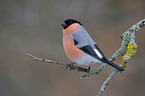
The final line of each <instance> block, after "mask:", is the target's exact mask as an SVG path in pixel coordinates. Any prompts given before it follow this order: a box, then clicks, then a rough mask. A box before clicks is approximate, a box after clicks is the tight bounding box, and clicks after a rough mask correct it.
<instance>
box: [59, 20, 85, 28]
mask: <svg viewBox="0 0 145 96" xmlns="http://www.w3.org/2000/svg"><path fill="white" fill-rule="evenodd" d="M73 23H78V24H80V25H82V24H81V23H80V22H79V21H77V20H74V19H67V20H65V21H64V22H62V23H61V26H62V27H63V29H66V28H67V27H69V26H70V25H72V24H73Z"/></svg>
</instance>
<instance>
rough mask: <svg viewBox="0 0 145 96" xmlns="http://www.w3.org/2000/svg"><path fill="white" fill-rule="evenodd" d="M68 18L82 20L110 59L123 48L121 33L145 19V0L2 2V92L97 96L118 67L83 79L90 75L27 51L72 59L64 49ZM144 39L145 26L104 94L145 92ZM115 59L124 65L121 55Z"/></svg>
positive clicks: (126, 95) (122, 95)
mask: <svg viewBox="0 0 145 96" xmlns="http://www.w3.org/2000/svg"><path fill="white" fill-rule="evenodd" d="M68 18H74V19H77V20H79V21H80V22H81V23H82V24H83V25H84V27H85V28H86V29H87V31H88V32H89V34H90V35H91V37H92V38H93V39H94V41H95V42H97V44H98V46H99V47H100V48H101V49H102V50H103V52H104V54H105V55H106V57H108V58H110V57H111V55H112V54H113V53H114V52H115V51H116V50H117V49H118V48H119V47H120V44H121V42H122V41H121V39H120V36H121V34H122V33H123V32H124V31H126V30H127V29H128V28H130V27H131V26H132V25H133V24H135V23H137V22H138V21H140V20H141V19H143V18H145V0H0V96H96V95H97V92H98V91H99V89H100V87H101V85H102V83H103V82H104V80H106V78H107V77H108V75H109V74H110V73H111V72H112V71H113V69H114V68H112V67H108V68H107V69H105V70H104V71H103V72H102V73H100V74H99V75H97V76H90V77H89V78H86V79H84V80H80V76H82V75H83V74H84V73H80V72H77V71H69V70H67V69H65V68H64V66H59V65H54V64H48V63H45V62H37V61H33V60H32V59H31V58H30V57H27V56H25V55H24V53H26V52H28V53H31V54H33V55H35V56H38V57H41V58H48V59H52V60H56V61H58V62H63V63H70V62H71V61H70V60H69V59H68V58H67V57H66V55H65V53H64V50H63V46H62V28H61V26H60V24H61V22H62V21H64V20H65V19H68ZM144 41H145V28H144V27H143V28H142V29H141V30H140V31H139V32H137V34H136V43H137V44H138V51H137V53H136V55H135V58H133V60H131V61H130V62H129V63H128V65H127V68H126V71H125V72H122V73H121V74H118V75H117V76H116V77H115V78H114V79H113V80H112V81H111V83H110V85H109V86H108V87H107V89H106V91H105V92H104V94H103V96H137V95H138V94H139V95H140V96H143V95H144V94H145V91H144V90H145V83H144V81H145V74H144V73H145V70H144V69H145V64H144V62H145V42H144ZM115 63H117V64H120V63H121V58H119V59H117V60H116V61H115ZM99 66H100V64H98V65H97V64H96V65H93V66H92V67H99ZM83 67H86V66H83Z"/></svg>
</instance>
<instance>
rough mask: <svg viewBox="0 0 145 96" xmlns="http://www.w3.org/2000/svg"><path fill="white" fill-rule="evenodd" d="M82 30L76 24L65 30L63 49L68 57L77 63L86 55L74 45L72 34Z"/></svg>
mask: <svg viewBox="0 0 145 96" xmlns="http://www.w3.org/2000/svg"><path fill="white" fill-rule="evenodd" d="M78 30H80V25H79V24H77V23H74V24H72V25H70V26H69V27H68V28H66V29H63V47H64V50H65V53H66V55H67V56H68V58H69V59H70V60H72V61H73V62H77V61H78V60H79V59H81V58H82V56H84V55H85V53H84V52H83V51H82V50H80V49H79V48H77V47H76V46H75V45H74V40H73V35H72V34H71V33H73V32H76V31H78Z"/></svg>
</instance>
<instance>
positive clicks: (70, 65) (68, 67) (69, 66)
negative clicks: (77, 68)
mask: <svg viewBox="0 0 145 96" xmlns="http://www.w3.org/2000/svg"><path fill="white" fill-rule="evenodd" d="M74 64H75V62H72V63H70V64H66V65H67V66H66V69H68V70H71V69H74V67H73V65H74Z"/></svg>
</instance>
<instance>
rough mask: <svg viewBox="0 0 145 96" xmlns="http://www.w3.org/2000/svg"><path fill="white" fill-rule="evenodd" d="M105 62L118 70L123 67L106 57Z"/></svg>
mask: <svg viewBox="0 0 145 96" xmlns="http://www.w3.org/2000/svg"><path fill="white" fill-rule="evenodd" d="M107 64H109V65H111V66H112V67H114V68H116V69H118V70H119V71H124V69H123V68H122V67H120V66H118V65H116V64H115V63H113V62H111V61H110V60H108V59H107Z"/></svg>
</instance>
